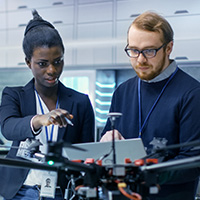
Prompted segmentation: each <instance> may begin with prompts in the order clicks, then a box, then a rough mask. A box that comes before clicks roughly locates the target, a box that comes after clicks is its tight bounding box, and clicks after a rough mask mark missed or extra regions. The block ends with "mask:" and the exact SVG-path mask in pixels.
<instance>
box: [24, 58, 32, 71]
mask: <svg viewBox="0 0 200 200" xmlns="http://www.w3.org/2000/svg"><path fill="white" fill-rule="evenodd" d="M25 62H26V64H27V65H28V67H29V68H30V69H31V62H30V60H29V59H28V58H25Z"/></svg>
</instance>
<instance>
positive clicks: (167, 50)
mask: <svg viewBox="0 0 200 200" xmlns="http://www.w3.org/2000/svg"><path fill="white" fill-rule="evenodd" d="M173 45H174V42H173V41H170V42H169V43H168V44H167V46H166V52H167V54H168V55H170V54H171V52H172V49H173Z"/></svg>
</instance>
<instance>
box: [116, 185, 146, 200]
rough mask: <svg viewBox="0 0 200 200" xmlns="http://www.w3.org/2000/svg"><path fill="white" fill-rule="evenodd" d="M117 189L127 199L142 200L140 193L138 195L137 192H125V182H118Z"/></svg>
mask: <svg viewBox="0 0 200 200" xmlns="http://www.w3.org/2000/svg"><path fill="white" fill-rule="evenodd" d="M117 186H118V189H119V191H120V192H121V193H122V194H123V195H124V196H125V197H127V198H129V199H133V200H142V197H141V195H139V194H138V193H135V192H132V193H131V194H129V193H127V192H126V191H125V190H124V187H126V184H125V183H118V184H117Z"/></svg>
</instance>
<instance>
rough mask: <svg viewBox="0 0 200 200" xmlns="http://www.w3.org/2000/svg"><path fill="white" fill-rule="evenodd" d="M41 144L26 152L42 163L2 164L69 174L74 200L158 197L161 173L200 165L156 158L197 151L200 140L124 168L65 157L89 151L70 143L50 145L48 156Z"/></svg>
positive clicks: (196, 161) (191, 160)
mask: <svg viewBox="0 0 200 200" xmlns="http://www.w3.org/2000/svg"><path fill="white" fill-rule="evenodd" d="M40 145H42V144H41V143H40V141H38V140H34V141H33V142H32V143H31V145H30V146H29V148H27V149H26V150H27V151H29V152H30V153H29V155H30V158H37V159H38V160H39V161H40V162H33V161H31V159H30V158H28V159H20V160H16V159H15V160H14V159H9V158H0V165H4V166H12V167H13V166H15V167H18V168H30V169H40V170H48V171H55V172H58V171H63V172H65V173H66V177H68V180H69V182H68V187H70V189H71V191H72V194H71V195H72V196H71V197H70V199H73V197H75V196H76V197H77V198H78V199H80V200H89V199H91V200H92V199H108V200H109V194H110V193H113V194H114V195H116V196H118V197H120V199H122V200H123V199H134V200H141V199H143V200H145V199H146V198H147V197H148V196H149V195H150V194H157V193H158V192H159V186H158V180H157V175H158V174H160V173H163V172H167V171H171V170H180V169H190V168H195V167H198V166H199V165H200V156H195V157H191V158H184V159H179V160H176V161H175V160H174V161H168V162H161V163H158V161H157V159H152V158H153V157H154V156H155V155H156V154H160V153H162V152H165V151H167V150H169V149H173V148H180V147H183V146H193V148H194V147H195V146H196V147H197V148H196V149H198V146H200V142H199V141H194V142H191V143H187V144H178V145H171V146H166V147H163V148H159V149H156V150H155V151H154V152H153V153H152V154H150V155H147V156H146V157H144V158H141V159H138V160H135V161H134V162H131V161H130V160H127V161H126V163H125V164H123V165H121V164H120V165H119V164H110V165H106V166H103V165H102V163H101V162H98V161H96V162H95V161H91V160H89V159H88V160H85V161H81V160H79V161H77V160H76V161H74V160H69V159H68V158H66V157H63V156H62V149H63V148H74V149H76V150H77V151H85V149H82V148H80V147H76V146H73V145H71V144H69V143H65V142H62V141H61V142H49V143H48V151H47V154H42V153H41V152H40V151H39V146H40ZM0 147H4V148H8V147H7V146H5V145H1V146H0ZM9 148H19V147H9ZM194 149H195V148H194ZM0 152H3V151H0ZM5 153H6V151H5ZM1 154H3V153H1ZM65 196H66V195H65ZM66 199H69V197H66Z"/></svg>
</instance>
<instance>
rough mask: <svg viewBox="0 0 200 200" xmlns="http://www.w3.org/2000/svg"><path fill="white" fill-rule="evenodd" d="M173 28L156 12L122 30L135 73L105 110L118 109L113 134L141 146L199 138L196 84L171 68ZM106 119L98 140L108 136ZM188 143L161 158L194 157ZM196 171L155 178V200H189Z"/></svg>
mask: <svg viewBox="0 0 200 200" xmlns="http://www.w3.org/2000/svg"><path fill="white" fill-rule="evenodd" d="M172 48H173V30H172V28H171V26H170V24H169V23H168V22H167V21H166V20H165V19H164V18H163V17H162V16H160V15H158V14H156V13H153V12H145V13H143V14H141V15H140V16H138V17H137V18H136V19H135V20H134V21H133V23H132V24H131V26H130V27H129V30H128V39H127V46H126V48H125V51H126V53H127V55H128V56H129V57H130V62H131V65H132V67H133V69H134V70H135V72H136V74H137V76H136V77H133V78H131V79H129V80H127V81H126V82H124V83H122V84H121V85H120V86H119V87H118V88H117V89H116V91H115V92H114V94H113V98H112V104H111V107H110V112H121V113H122V114H123V115H122V117H120V118H118V119H117V120H116V123H115V129H116V130H115V138H116V139H128V138H137V137H141V138H142V140H143V143H144V145H145V147H146V148H147V150H150V149H151V148H152V143H153V141H154V142H155V141H157V142H160V141H165V143H167V145H172V144H179V143H188V142H191V141H194V140H199V138H200V119H199V113H200V104H199V99H200V83H199V82H198V81H196V80H195V79H193V78H192V77H190V76H189V75H188V74H186V73H185V72H183V71H182V70H181V69H179V68H178V67H177V64H176V62H175V61H174V60H171V59H170V58H169V57H170V54H171V52H172ZM110 129H111V124H110V121H109V120H108V121H107V123H106V126H105V128H104V130H103V132H102V135H103V136H102V138H101V141H109V140H111V139H112V131H110ZM191 148H192V147H187V148H180V149H173V150H171V151H169V152H168V157H166V158H165V160H171V159H174V160H175V159H180V158H187V157H190V156H195V155H198V154H199V152H198V151H191ZM198 175H199V172H198V169H189V170H178V171H174V172H170V174H169V175H168V176H167V177H168V179H166V180H163V179H162V178H161V177H160V179H161V181H162V182H163V183H164V184H163V185H161V190H160V191H159V194H158V195H155V196H153V197H150V199H153V200H157V199H162V200H168V199H170V200H183V199H187V200H194V198H195V197H194V196H195V191H196V187H197V183H198Z"/></svg>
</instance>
